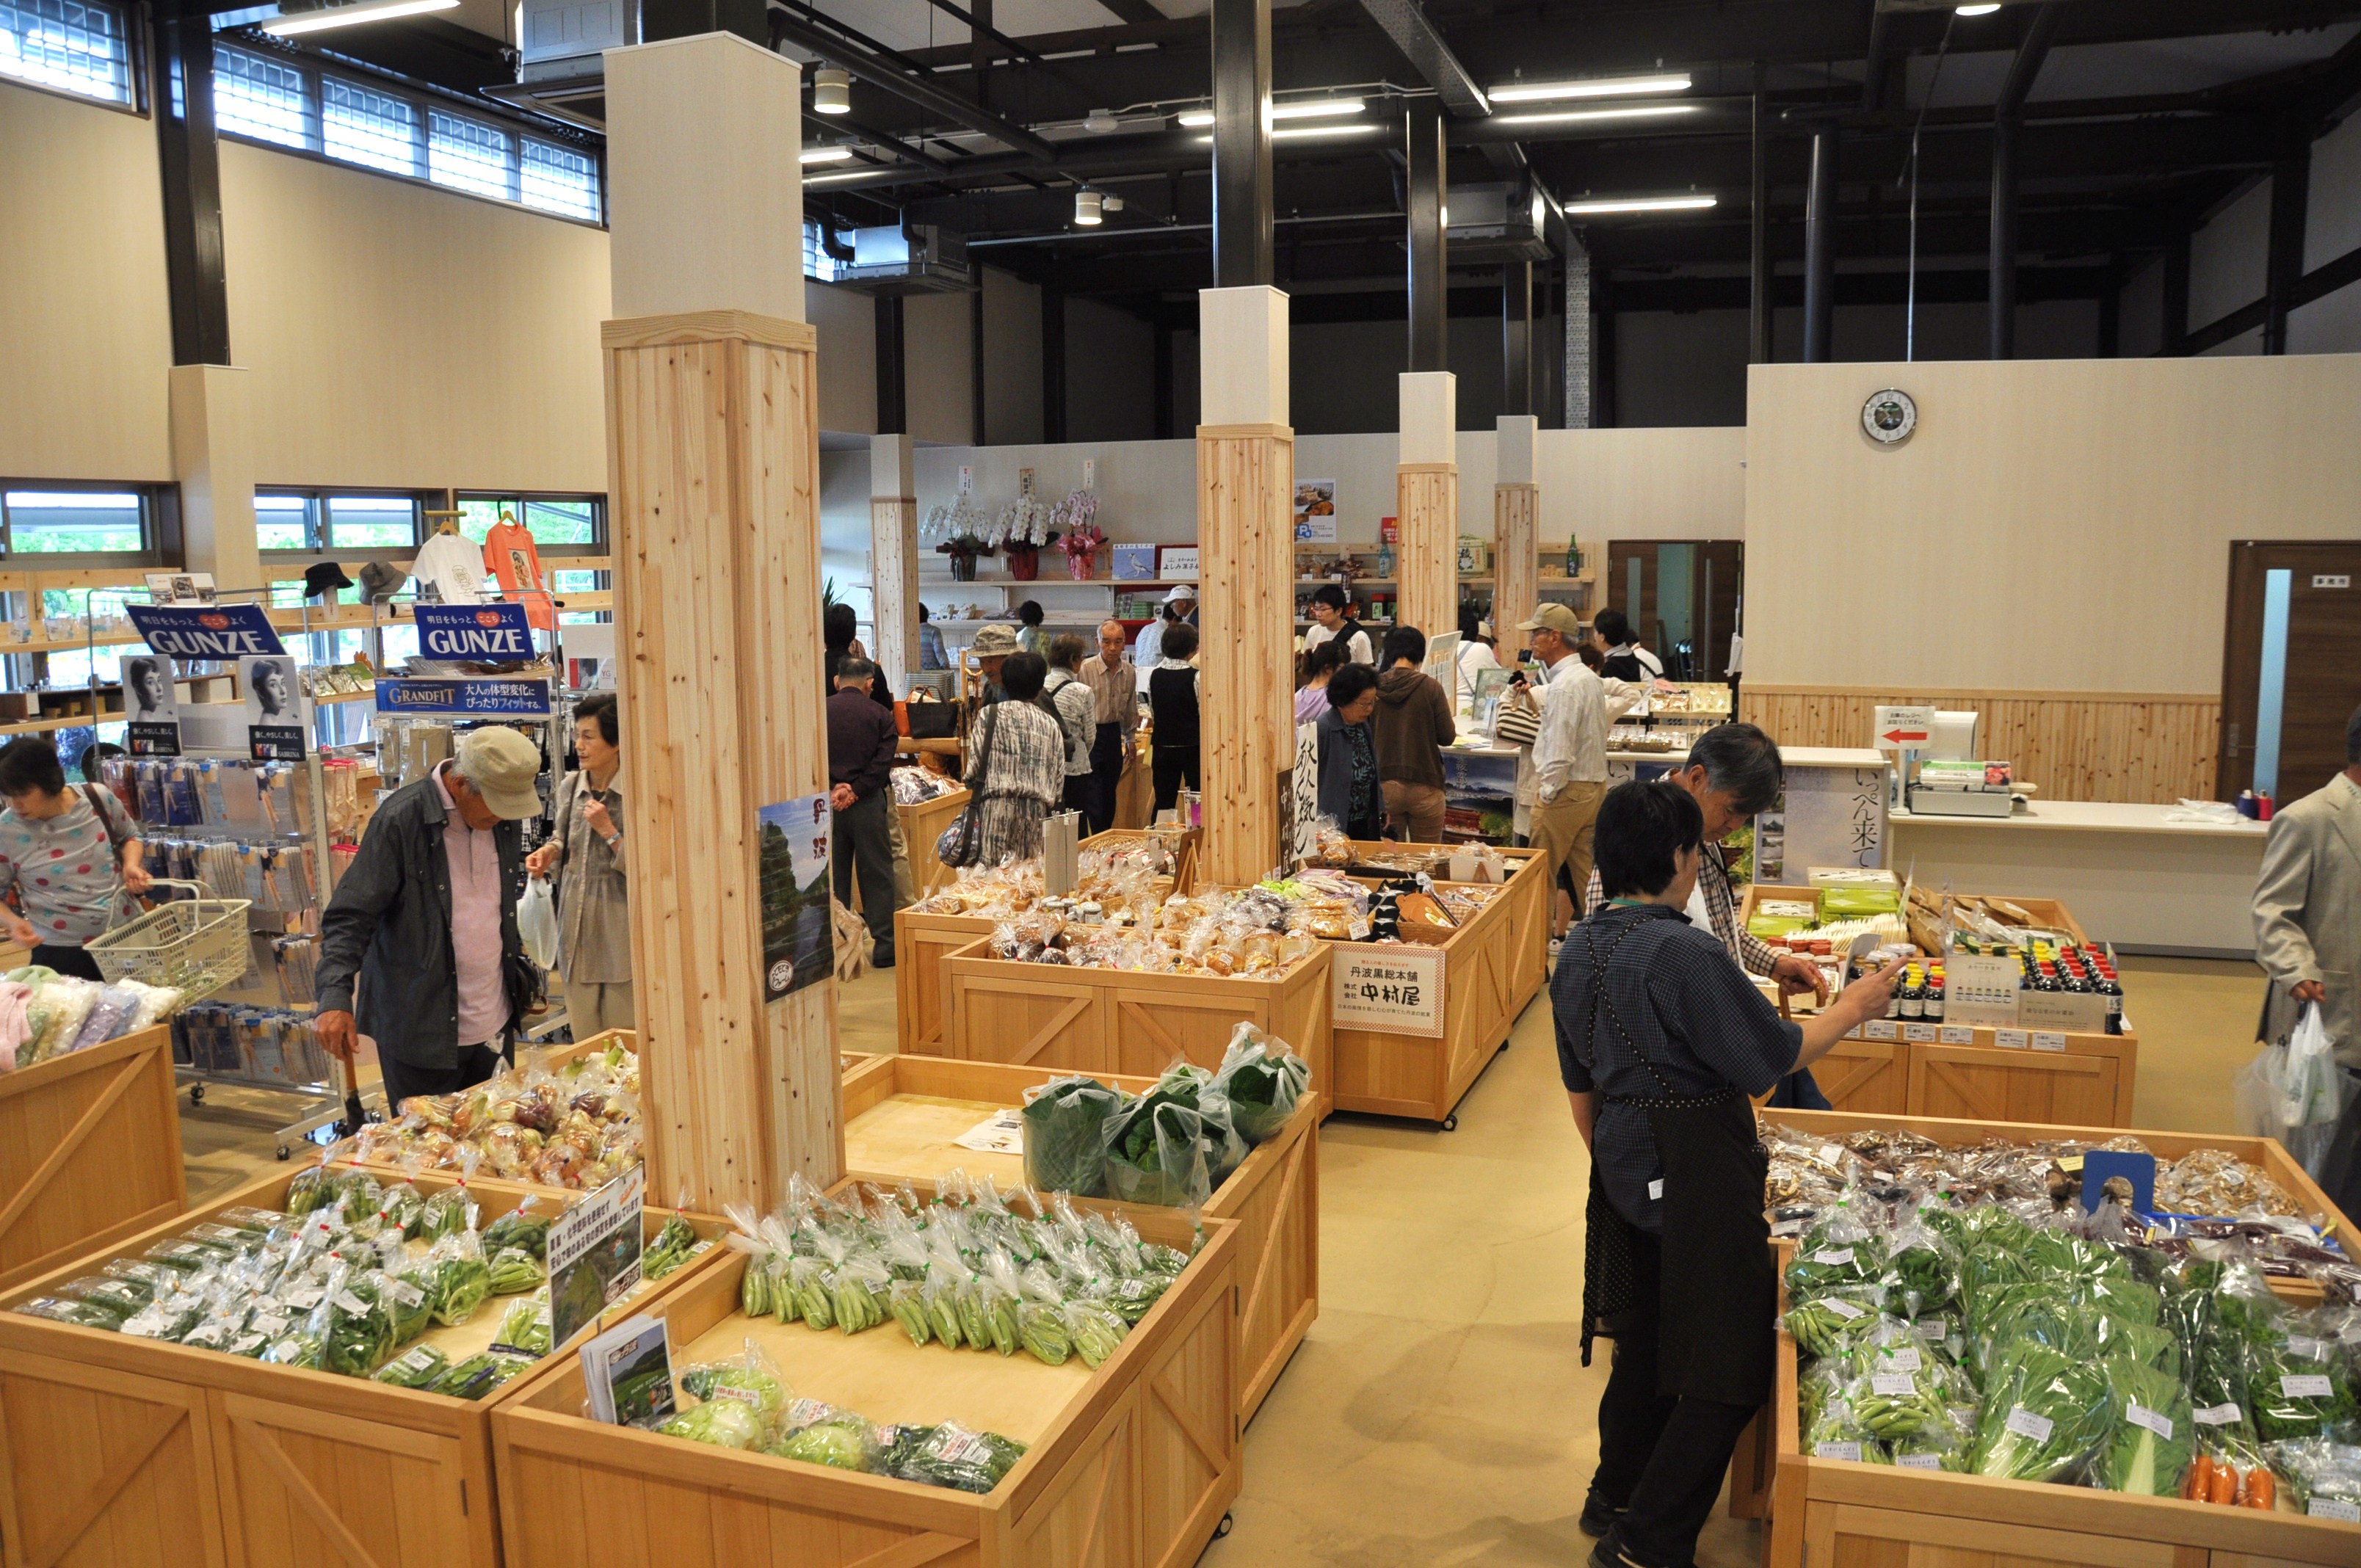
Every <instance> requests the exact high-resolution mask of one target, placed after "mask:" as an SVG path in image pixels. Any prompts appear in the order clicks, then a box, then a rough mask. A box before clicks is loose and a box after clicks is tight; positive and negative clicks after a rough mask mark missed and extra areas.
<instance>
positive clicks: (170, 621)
mask: <svg viewBox="0 0 2361 1568" xmlns="http://www.w3.org/2000/svg"><path fill="white" fill-rule="evenodd" d="M123 611H124V613H125V614H126V615H128V616H129V617H130V618H131V624H132V625H133V626H134V627H135V628H137V630H138V632H139V637H140V640H141V641H144V642H146V643H147V644H148V649H149V651H151V652H158V653H168V654H170V655H171V656H172V657H173V658H175V659H240V658H246V657H247V656H249V655H252V654H256V653H269V654H271V655H273V656H274V657H275V656H277V655H280V654H283V653H285V652H287V648H286V645H285V644H284V643H282V642H280V641H279V633H278V632H276V631H274V630H271V628H270V617H269V616H268V615H266V614H265V613H263V609H262V607H261V606H260V605H258V604H126V605H125V606H124V607H123Z"/></svg>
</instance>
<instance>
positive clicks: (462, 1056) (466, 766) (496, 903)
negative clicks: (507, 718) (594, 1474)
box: [315, 726, 542, 1108]
mask: <svg viewBox="0 0 2361 1568" xmlns="http://www.w3.org/2000/svg"><path fill="white" fill-rule="evenodd" d="M540 773H541V749H540V748H539V747H538V746H535V745H534V744H533V742H532V741H530V740H526V739H525V738H524V737H523V736H522V735H520V734H518V733H517V732H516V731H515V730H513V729H507V728H504V727H501V726H488V727H486V728H484V729H476V730H471V731H469V732H468V733H467V734H466V735H464V736H462V737H461V738H460V740H459V754H458V755H457V756H456V757H454V758H453V759H451V760H450V761H449V762H443V763H441V764H439V765H438V766H437V767H436V768H435V770H434V772H433V773H430V774H428V775H427V776H426V777H425V778H423V779H420V780H418V781H417V782H416V783H415V784H404V785H403V786H402V787H401V788H400V789H398V790H396V791H394V792H393V794H392V795H389V796H388V797H387V798H386V802H385V804H384V805H383V806H379V808H378V812H377V815H376V817H373V818H371V819H370V822H369V827H368V833H367V834H365V835H364V836H363V837H362V839H361V846H360V851H359V853H357V854H356V855H355V856H354V857H353V863H352V865H351V867H350V868H349V869H347V870H346V872H345V875H344V880H343V881H342V882H340V883H337V884H336V894H335V897H334V898H332V899H330V900H329V901H328V907H327V910H326V912H325V913H324V914H323V915H322V916H321V917H320V948H321V957H320V972H319V988H318V989H319V1009H320V1010H319V1013H318V1015H317V1018H316V1020H315V1023H316V1027H317V1029H318V1031H319V1036H320V1043H321V1044H322V1045H323V1046H324V1047H327V1048H328V1050H330V1051H331V1052H333V1053H335V1055H336V1056H338V1057H340V1058H344V1059H346V1060H347V1061H349V1060H351V1059H352V1056H353V1051H354V1048H355V1046H356V1044H357V1038H358V1036H361V1035H364V1034H366V1035H368V1036H370V1037H371V1038H373V1039H375V1040H376V1041H377V1053H378V1064H379V1067H380V1068H381V1069H383V1072H384V1076H385V1100H386V1104H387V1106H388V1107H389V1108H393V1107H398V1106H399V1105H400V1104H401V1102H403V1101H404V1100H407V1099H409V1098H411V1097H412V1096H413V1095H419V1094H450V1093H455V1092H456V1091H459V1090H462V1089H467V1088H469V1087H471V1086H473V1085H475V1084H478V1083H481V1082H482V1081H483V1080H486V1079H488V1078H489V1077H490V1076H491V1075H492V1073H493V1072H494V1071H495V1070H496V1069H497V1068H498V1066H499V1063H500V1055H501V1053H502V1051H503V1050H505V1049H506V1048H507V1047H508V1045H509V1043H510V1041H511V1038H512V1037H513V1036H514V1033H515V1031H516V1029H517V1027H518V1025H519V1024H520V1021H521V1020H522V1017H523V1015H524V1013H525V1010H526V1009H527V1008H528V1007H529V1006H531V1005H532V1004H533V1002H534V1001H535V1000H536V999H537V998H538V996H539V994H540V991H541V983H540V977H539V975H538V973H537V971H535V970H534V969H533V965H532V963H531V962H530V960H528V959H526V958H525V956H524V941H523V938H522V937H520V936H519V935H518V932H517V921H516V905H517V898H518V895H519V894H522V892H523V891H524V846H523V842H522V839H523V834H522V829H521V828H519V827H518V826H517V825H518V824H519V823H520V822H522V821H524V820H525V819H526V818H528V817H538V816H540V815H541V814H542V801H541V792H540V790H539V789H538V788H537V787H536V786H535V784H534V780H535V778H536V777H537V776H538V775H539V774H540Z"/></svg>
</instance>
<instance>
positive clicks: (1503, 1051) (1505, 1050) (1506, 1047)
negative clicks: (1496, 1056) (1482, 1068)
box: [1500, 1040, 1509, 1056]
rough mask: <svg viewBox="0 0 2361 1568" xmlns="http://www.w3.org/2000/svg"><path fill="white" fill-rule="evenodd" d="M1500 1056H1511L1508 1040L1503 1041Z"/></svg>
mask: <svg viewBox="0 0 2361 1568" xmlns="http://www.w3.org/2000/svg"><path fill="white" fill-rule="evenodd" d="M1500 1054H1501V1055H1502V1056H1507V1055H1508V1054H1509V1042H1508V1041H1506V1040H1502V1041H1501V1042H1500Z"/></svg>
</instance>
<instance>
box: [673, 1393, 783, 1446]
mask: <svg viewBox="0 0 2361 1568" xmlns="http://www.w3.org/2000/svg"><path fill="white" fill-rule="evenodd" d="M656 1430H657V1431H660V1432H662V1433H664V1435H665V1436H666V1437H685V1438H686V1439H687V1440H688V1441H689V1442H709V1443H712V1444H713V1445H714V1446H716V1447H717V1448H736V1449H745V1450H752V1449H756V1448H760V1447H762V1446H763V1422H762V1418H760V1417H759V1416H757V1415H755V1413H754V1412H753V1410H752V1409H750V1408H749V1407H747V1406H745V1405H741V1404H740V1403H738V1402H737V1401H736V1400H734V1399H713V1400H709V1401H708V1402H707V1403H705V1404H702V1405H698V1406H697V1407H695V1408H694V1409H686V1410H683V1411H682V1412H681V1413H680V1414H678V1415H676V1416H675V1417H673V1419H672V1420H668V1421H666V1422H664V1425H662V1426H660V1427H658V1428H657V1429H656Z"/></svg>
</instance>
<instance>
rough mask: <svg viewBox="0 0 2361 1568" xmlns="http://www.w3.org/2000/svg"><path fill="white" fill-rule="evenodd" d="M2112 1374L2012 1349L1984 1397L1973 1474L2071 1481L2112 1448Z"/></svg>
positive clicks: (2034, 1349)
mask: <svg viewBox="0 0 2361 1568" xmlns="http://www.w3.org/2000/svg"><path fill="white" fill-rule="evenodd" d="M2113 1416H2114V1396H2113V1394H2112V1392H2111V1390H2110V1389H2109V1387H2108V1384H2107V1376H2106V1374H2105V1373H2104V1372H2103V1371H2101V1370H2100V1369H2099V1367H2098V1366H2097V1365H2094V1364H2092V1363H2091V1362H2089V1361H2077V1360H2074V1359H2072V1358H2070V1357H2068V1356H2065V1355H2061V1354H2059V1353H2058V1352H2056V1351H2054V1350H2051V1349H2050V1348H2048V1346H2047V1345H2042V1344H2036V1343H2026V1344H2022V1345H2018V1346H2015V1347H2013V1348H2012V1349H2011V1350H2010V1351H2009V1352H2008V1353H2007V1354H2006V1356H2005V1357H2004V1360H2003V1362H2002V1364H2001V1365H2000V1366H1999V1367H1998V1368H1996V1369H1995V1371H1994V1374H1993V1378H1992V1380H1991V1382H1990V1383H1989V1385H1988V1386H1987V1387H1986V1388H1985V1391H1984V1407H1983V1414H1982V1419H1981V1420H1979V1422H1978V1423H1977V1427H1976V1441H1975V1446H1974V1448H1973V1449H1972V1451H1971V1453H1970V1454H1969V1468H1970V1469H1971V1470H1972V1471H1973V1472H1974V1473H1975V1474H1977V1475H1997V1476H2002V1477H2004V1478H2006V1479H2009V1480H2015V1481H2064V1480H2071V1479H2072V1478H2073V1477H2074V1476H2075V1475H2077V1474H2078V1473H2080V1471H2081V1469H2082V1467H2083V1466H2084V1464H2087V1463H2088V1462H2089V1461H2090V1459H2091V1457H2092V1454H2094V1453H2097V1452H2098V1449H2099V1447H2100V1445H2101V1444H2102V1443H2103V1442H2105V1441H2106V1437H2107V1430H2108V1423H2109V1422H2110V1420H2112V1419H2113Z"/></svg>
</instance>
